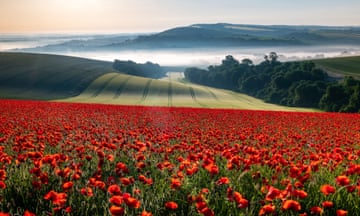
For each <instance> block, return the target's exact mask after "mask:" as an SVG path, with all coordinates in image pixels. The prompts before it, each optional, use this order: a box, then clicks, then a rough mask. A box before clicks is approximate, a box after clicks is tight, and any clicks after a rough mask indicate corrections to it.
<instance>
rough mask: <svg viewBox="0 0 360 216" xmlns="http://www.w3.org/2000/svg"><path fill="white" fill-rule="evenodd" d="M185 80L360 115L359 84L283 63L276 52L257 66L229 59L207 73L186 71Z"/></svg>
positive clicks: (284, 102)
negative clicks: (358, 113) (359, 113)
mask: <svg viewBox="0 0 360 216" xmlns="http://www.w3.org/2000/svg"><path fill="white" fill-rule="evenodd" d="M185 78H186V79H187V80H189V81H191V82H193V83H197V84H201V85H207V86H212V87H216V88H223V89H229V90H233V91H237V92H242V93H246V94H248V95H251V96H254V97H257V98H260V99H263V100H264V101H266V102H270V103H275V104H280V105H285V106H296V107H310V108H320V109H322V110H325V111H332V112H359V111H360V81H358V80H355V79H354V78H352V77H345V78H344V79H343V80H341V81H338V80H335V79H332V78H331V77H329V76H328V74H327V73H326V72H325V71H323V70H321V69H319V68H317V67H316V65H315V64H314V63H313V62H311V61H303V62H284V63H283V62H280V61H278V56H277V54H276V53H275V52H271V53H270V54H269V55H265V57H264V61H263V62H261V63H260V64H258V65H254V64H253V62H252V61H251V60H250V59H243V60H241V62H239V61H238V60H237V59H235V58H234V57H233V56H231V55H228V56H226V57H225V59H224V60H223V61H222V64H220V65H212V66H209V67H208V68H207V69H200V68H195V67H192V68H187V69H186V70H185Z"/></svg>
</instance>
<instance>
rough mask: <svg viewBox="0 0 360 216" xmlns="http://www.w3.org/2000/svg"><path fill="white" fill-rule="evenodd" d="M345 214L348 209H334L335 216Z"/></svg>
mask: <svg viewBox="0 0 360 216" xmlns="http://www.w3.org/2000/svg"><path fill="white" fill-rule="evenodd" d="M346 215H348V211H345V210H342V209H338V210H336V216H346Z"/></svg>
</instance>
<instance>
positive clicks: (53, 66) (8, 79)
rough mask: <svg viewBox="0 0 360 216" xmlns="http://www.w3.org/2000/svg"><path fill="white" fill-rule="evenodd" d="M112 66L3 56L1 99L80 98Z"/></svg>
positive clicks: (81, 60)
mask: <svg viewBox="0 0 360 216" xmlns="http://www.w3.org/2000/svg"><path fill="white" fill-rule="evenodd" d="M111 68H112V62H104V61H95V60H89V59H84V58H75V57H66V56H58V55H44V54H28V53H8V52H3V53H1V52H0V98H22V99H55V98H67V97H71V96H76V95H78V94H80V93H81V92H82V91H83V90H84V89H85V88H86V87H87V86H88V85H89V84H90V83H91V82H92V81H93V80H95V79H96V78H97V77H99V76H101V75H103V74H105V73H106V72H108V71H109V70H112V69H111Z"/></svg>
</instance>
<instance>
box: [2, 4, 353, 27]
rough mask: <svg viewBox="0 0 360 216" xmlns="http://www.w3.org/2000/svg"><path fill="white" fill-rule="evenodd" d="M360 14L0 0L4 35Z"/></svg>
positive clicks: (333, 20)
mask: <svg viewBox="0 0 360 216" xmlns="http://www.w3.org/2000/svg"><path fill="white" fill-rule="evenodd" d="M359 11H360V1H359V0H341V1H340V0H0V34H1V33H63V32H64V33H65V32H71V33H83V32H87V33H131V32H136V33H138V32H158V31H163V30H166V29H169V28H173V27H177V26H188V25H191V24H197V23H233V24H263V25H329V26H343V25H346V26H360V13H359Z"/></svg>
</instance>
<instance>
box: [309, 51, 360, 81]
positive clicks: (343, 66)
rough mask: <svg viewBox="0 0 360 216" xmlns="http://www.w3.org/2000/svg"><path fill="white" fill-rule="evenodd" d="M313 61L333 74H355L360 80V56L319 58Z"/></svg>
mask: <svg viewBox="0 0 360 216" xmlns="http://www.w3.org/2000/svg"><path fill="white" fill-rule="evenodd" d="M313 62H314V63H315V64H317V65H318V66H319V67H321V68H323V69H324V70H326V71H328V72H329V73H330V74H331V75H335V76H353V77H354V78H356V79H359V80H360V56H351V57H341V58H327V59H318V60H313Z"/></svg>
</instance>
